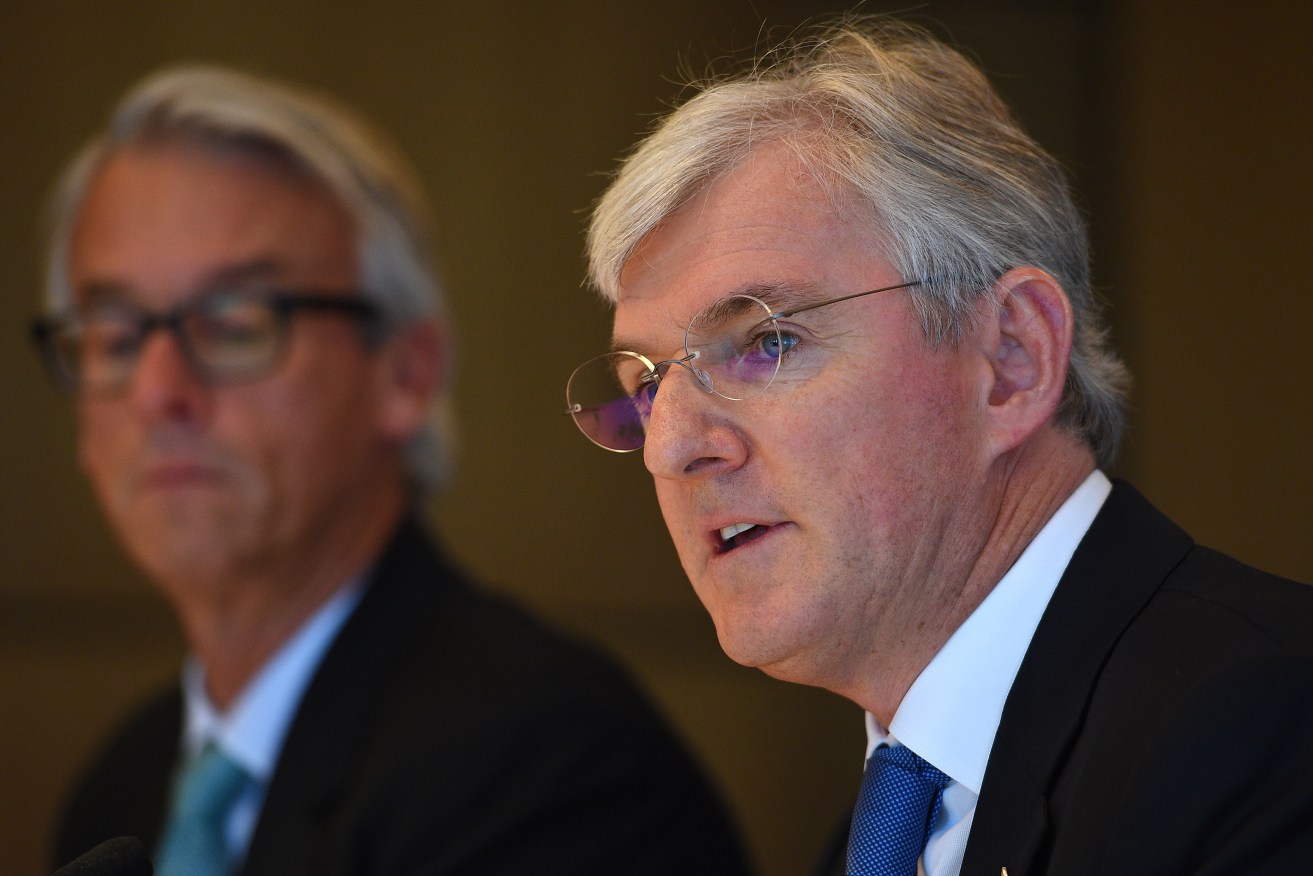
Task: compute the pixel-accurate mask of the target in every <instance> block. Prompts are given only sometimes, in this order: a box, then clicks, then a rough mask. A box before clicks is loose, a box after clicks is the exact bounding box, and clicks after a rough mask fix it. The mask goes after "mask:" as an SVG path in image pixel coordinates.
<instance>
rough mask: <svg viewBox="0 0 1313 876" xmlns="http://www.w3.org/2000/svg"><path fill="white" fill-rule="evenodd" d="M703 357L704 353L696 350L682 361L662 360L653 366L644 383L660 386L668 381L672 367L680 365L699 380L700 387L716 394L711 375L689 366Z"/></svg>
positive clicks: (681, 359)
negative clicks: (667, 377) (668, 374)
mask: <svg viewBox="0 0 1313 876" xmlns="http://www.w3.org/2000/svg"><path fill="white" fill-rule="evenodd" d="M686 352H687V351H686ZM701 355H702V353H701V351H700V350H694V351H693V352H691V353H689V354H688V355H687V356H684V357H683V358H680V359H662V360H661V361H660V362H656V363H654V364H653V365H652V370H651V371H650V372H648V374H647V376H646V377H644V378H643V382H644V383H656V384H657V385H658V386H660V385H661V381H663V380H665V379H666V374H667V373H668V372H669V371H670V366H671V365H678V366H680V367H681V368H683V369H684V370H685V371H687V372H688V373H689V374H692V375H693V377H694V378H695V379H696V380H697V382H698V386H700V387H702V389H703V390H704V391H706V392H710V393H714V392H715V391H716V390H715V389H714V388H713V387H712V385H711V374H710V373H708V372H706V371H703V370H702V369H701V368H696V367H694V366H693V365H690V364H689V363H690V362H692V361H693V360H694V359H697V358H700V357H701Z"/></svg>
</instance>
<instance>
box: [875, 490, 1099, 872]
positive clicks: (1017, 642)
mask: <svg viewBox="0 0 1313 876" xmlns="http://www.w3.org/2000/svg"><path fill="white" fill-rule="evenodd" d="M1111 489H1112V484H1111V483H1110V482H1109V481H1108V478H1107V477H1105V476H1104V474H1103V473H1102V472H1100V471H1097V470H1096V471H1094V472H1092V473H1091V474H1090V476H1089V477H1088V478H1086V479H1085V481H1084V483H1082V484H1081V485H1080V486H1079V487H1078V488H1077V489H1076V491H1075V492H1074V493H1072V494H1071V496H1069V497H1068V498H1067V501H1065V502H1064V503H1063V504H1062V506H1061V507H1059V508H1058V510H1057V512H1056V513H1055V514H1054V515H1053V517H1051V518H1050V519H1049V521H1048V523H1046V524H1044V527H1043V528H1042V529H1041V530H1040V531H1039V533H1038V534H1037V535H1036V536H1035V538H1034V540H1032V541H1031V543H1030V544H1029V545H1027V547H1026V549H1025V550H1024V551H1023V552H1022V554H1021V556H1019V557H1018V558H1017V561H1016V562H1015V563H1014V564H1013V565H1012V568H1011V569H1009V570H1008V572H1007V574H1005V575H1004V576H1003V578H1002V580H1000V581H999V582H998V584H997V585H996V586H995V587H994V589H993V590H992V591H990V593H989V595H988V596H986V597H985V599H984V601H982V602H981V603H980V605H979V606H978V607H977V608H976V610H975V611H974V612H972V613H971V615H970V616H969V617H967V619H966V621H965V622H963V624H962V626H960V627H958V629H957V631H956V632H955V633H953V635H952V636H951V637H950V638H949V640H948V641H947V642H945V643H944V647H943V648H941V649H940V650H939V653H938V654H936V655H935V657H934V659H933V660H931V661H930V663H929V664H928V665H927V666H926V668H925V669H923V670H922V671H921V674H920V675H919V676H917V678H916V681H914V682H913V683H912V686H911V687H910V688H909V689H908V691H907V695H906V696H904V697H903V701H902V703H900V704H899V706H898V711H896V712H895V713H894V717H893V720H892V721H891V722H890V724H889V728H888V730H887V731H886V730H885V729H884V728H882V727H880V725H879V723H878V722H877V721H876V720H875V717H874V716H873V715H871V714H870V713H869V712H868V713H867V715H866V729H867V751H866V754H867V756H868V757H869V756H870V754H871V752H872V751H874V750H875V747H876V746H877V745H878V744H880V743H881V742H884V741H888V742H889V744H891V745H892V744H895V743H898V742H901V743H902V744H903V745H906V746H907V747H908V748H910V749H912V750H913V751H914V752H916V753H917V754H918V755H920V756H921V757H923V758H925V759H926V760H927V761H929V762H930V763H931V764H933V765H934V766H935V767H936V768H938V769H939V770H941V771H942V772H944V773H946V774H947V775H948V776H949V778H950V779H952V781H950V782H949V783H948V786H947V787H946V788H945V789H944V798H943V805H942V808H941V809H940V812H939V819H938V821H937V822H936V823H935V827H934V830H933V831H932V832H931V834H930V840H929V842H928V843H927V845H926V850H925V855H924V856H923V860H922V865H923V867H924V872H925V873H927V874H928V876H957V874H958V873H960V872H961V869H962V857H963V854H964V853H965V851H966V845H967V835H968V834H969V833H970V832H971V821H972V818H973V817H974V815H975V811H976V798H977V797H978V796H979V795H980V785H981V782H982V781H983V780H984V778H985V764H986V763H987V762H988V760H989V752H990V749H991V748H993V746H994V734H995V733H996V732H997V731H998V724H999V720H1000V719H1001V718H1002V716H1003V704H1004V702H1005V701H1006V700H1007V696H1008V691H1009V690H1011V689H1012V682H1013V681H1014V680H1015V679H1016V677H1017V670H1018V669H1020V668H1021V660H1022V658H1023V657H1024V656H1025V655H1026V649H1027V648H1029V647H1030V640H1031V639H1032V638H1033V637H1034V635H1035V628H1036V627H1037V626H1039V620H1040V617H1041V615H1043V614H1044V609H1045V608H1047V607H1048V604H1049V599H1050V598H1051V597H1052V596H1053V591H1054V590H1055V589H1057V586H1058V579H1060V578H1061V577H1062V573H1063V572H1064V571H1065V570H1066V568H1067V564H1068V563H1069V562H1070V561H1071V555H1072V554H1073V553H1074V552H1075V551H1076V545H1078V544H1079V543H1080V540H1081V539H1082V538H1083V537H1084V536H1085V533H1086V531H1088V530H1089V528H1090V524H1091V523H1093V522H1094V517H1095V515H1096V514H1098V512H1099V508H1101V507H1102V506H1103V502H1104V500H1105V499H1107V498H1108V493H1109V491H1111Z"/></svg>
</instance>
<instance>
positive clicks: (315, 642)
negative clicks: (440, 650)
mask: <svg viewBox="0 0 1313 876" xmlns="http://www.w3.org/2000/svg"><path fill="white" fill-rule="evenodd" d="M361 585H362V582H361V581H360V580H359V579H357V580H354V581H352V582H351V583H349V584H348V585H347V586H345V587H343V588H342V589H341V590H339V591H338V592H337V593H336V594H335V595H334V596H333V598H332V599H330V600H329V601H328V602H326V603H324V605H323V606H322V607H321V608H320V609H319V610H318V611H317V612H315V614H314V615H312V616H311V617H310V619H309V620H308V621H306V622H305V623H304V624H302V625H301V628H300V629H299V630H297V631H296V633H295V634H294V635H293V636H292V637H291V638H290V639H288V640H287V642H285V643H284V644H283V646H282V647H281V648H279V649H278V651H277V652H276V653H275V654H274V656H273V657H272V658H271V659H270V660H269V661H268V662H267V663H265V665H264V666H263V667H261V668H260V671H259V672H258V673H256V675H255V676H254V677H253V678H252V679H251V681H249V682H248V683H247V685H246V687H244V688H243V689H242V692H241V693H240V694H238V696H237V699H236V700H234V701H233V703H232V706H231V707H230V708H229V709H228V710H227V711H226V712H220V711H219V710H218V709H216V708H215V707H214V704H213V703H211V702H210V698H209V697H208V696H207V695H206V693H205V670H204V668H203V667H202V666H201V665H200V662H199V661H197V660H196V658H195V657H189V658H188V660H187V663H186V665H185V666H184V668H183V674H182V691H183V703H184V714H185V719H184V725H183V726H184V729H183V739H182V741H183V750H184V752H185V753H186V754H187V755H188V756H191V755H195V754H196V753H197V752H199V751H200V750H201V749H202V748H203V747H204V746H205V745H206V744H207V743H211V742H213V743H215V744H217V745H218V746H219V748H221V749H222V750H223V752H224V753H225V754H227V755H228V756H229V757H231V758H232V759H233V760H234V761H236V762H237V763H238V765H240V766H241V767H242V768H243V769H245V770H246V772H247V774H248V775H250V776H251V777H252V778H254V779H255V780H257V781H259V782H261V783H267V782H268V780H269V779H270V777H271V776H272V775H273V770H274V764H275V763H276V762H277V760H278V753H279V751H280V750H281V749H282V746H283V738H284V737H285V736H286V735H287V728H288V725H289V724H291V721H292V716H293V715H294V714H295V713H296V709H297V707H298V706H299V705H300V701H301V695H302V694H304V693H305V689H306V686H307V685H309V683H310V679H311V678H312V677H313V676H314V674H315V669H316V668H317V667H318V666H319V662H320V660H321V659H322V658H323V655H324V652H325V651H327V650H328V646H329V645H330V644H331V643H332V642H333V640H334V639H335V638H336V637H337V633H338V631H339V630H341V628H342V625H343V624H345V623H346V620H347V618H348V617H349V616H350V615H351V612H352V611H353V610H354V609H355V607H356V604H357V603H358V602H359V601H360V597H361V594H362V592H363V589H364V588H363V587H362V586H361Z"/></svg>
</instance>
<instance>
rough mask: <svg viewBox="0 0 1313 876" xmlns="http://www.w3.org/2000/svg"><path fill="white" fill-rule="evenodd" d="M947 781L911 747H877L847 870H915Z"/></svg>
mask: <svg viewBox="0 0 1313 876" xmlns="http://www.w3.org/2000/svg"><path fill="white" fill-rule="evenodd" d="M948 781H949V779H948V776H946V775H944V774H943V773H941V772H940V771H939V770H937V769H935V768H934V767H932V766H931V765H930V764H928V763H926V762H925V761H924V760H922V759H921V758H919V757H917V756H916V754H915V753H913V752H912V750H911V749H910V748H906V747H904V746H902V745H897V746H894V747H893V748H890V747H889V746H887V745H882V746H881V747H879V748H877V749H876V750H875V753H874V754H872V755H871V758H870V760H868V761H867V762H866V773H865V774H864V775H863V776H862V789H861V792H860V793H859V794H858V796H857V808H856V809H855V810H853V826H852V832H851V833H850V834H849V836H848V876H914V874H915V873H916V860H917V858H919V857H921V852H922V851H924V850H925V844H926V839H927V838H929V836H930V831H931V830H933V829H934V826H935V819H936V818H938V817H939V805H940V803H941V802H942V800H943V796H944V786H945V785H947V784H948Z"/></svg>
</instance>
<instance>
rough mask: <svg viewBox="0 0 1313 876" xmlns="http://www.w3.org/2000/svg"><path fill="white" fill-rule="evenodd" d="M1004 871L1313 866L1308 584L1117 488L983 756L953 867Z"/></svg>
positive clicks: (1068, 874) (1280, 870)
mask: <svg viewBox="0 0 1313 876" xmlns="http://www.w3.org/2000/svg"><path fill="white" fill-rule="evenodd" d="M845 842H846V840H845V841H844V842H839V843H836V848H835V850H834V851H835V852H836V853H841V852H842V848H843V846H844V844H845ZM836 857H837V858H840V859H839V860H835V859H831V861H830V863H829V864H828V867H829V868H831V870H832V871H833V872H841V868H842V864H841V855H836ZM1004 867H1006V868H1007V872H1008V876H1034V874H1041V873H1047V874H1054V876H1086V874H1089V876H1095V874H1098V876H1149V874H1155V876H1166V874H1186V873H1189V874H1219V876H1220V874H1228V876H1229V874H1282V876H1289V874H1295V873H1310V872H1313V588H1309V587H1307V586H1305V585H1303V584H1296V583H1294V582H1292V581H1286V580H1283V579H1280V578H1276V577H1273V576H1271V575H1267V574H1265V573H1263V572H1259V571H1257V570H1255V569H1251V568H1249V567H1247V566H1244V565H1241V564H1240V563H1238V562H1236V561H1235V560H1232V559H1230V558H1229V557H1225V556H1223V555H1221V554H1219V553H1216V552H1214V551H1211V550H1208V549H1207V548H1202V547H1199V546H1197V545H1195V544H1194V542H1193V541H1192V540H1191V539H1190V537H1189V536H1188V535H1186V534H1185V533H1184V532H1182V531H1181V530H1180V529H1179V528H1177V526H1176V525H1175V524H1173V523H1172V522H1171V521H1170V520H1168V519H1167V518H1166V517H1164V516H1162V514H1160V513H1159V512H1158V511H1157V510H1155V509H1154V508H1153V507H1152V506H1151V505H1150V504H1149V503H1148V502H1147V501H1145V499H1144V498H1143V497H1142V496H1141V495H1140V494H1139V493H1138V492H1136V491H1135V489H1134V488H1132V487H1131V486H1129V485H1128V484H1125V483H1117V484H1115V485H1114V487H1113V491H1112V494H1111V495H1110V496H1109V497H1108V500H1107V502H1106V503H1105V504H1104V506H1103V508H1102V509H1101V510H1100V512H1099V515H1098V517H1097V518H1096V519H1095V521H1094V524H1093V526H1091V528H1090V531H1089V532H1088V533H1087V534H1086V536H1085V538H1084V539H1082V540H1081V543H1080V546H1079V547H1078V548H1077V550H1076V553H1075V554H1074V555H1073V557H1072V560H1071V563H1070V564H1069V566H1068V568H1067V570H1066V572H1065V573H1064V574H1063V576H1062V579H1061V581H1060V582H1059V584H1058V587H1057V590H1056V591H1055V592H1054V594H1053V599H1052V600H1051V602H1050V603H1049V606H1048V608H1047V609H1046V611H1045V612H1044V615H1043V618H1042V619H1041V621H1040V624H1039V627H1038V629H1037V630H1036V631H1035V637H1034V639H1033V640H1032V641H1031V644H1030V648H1029V650H1027V652H1026V657H1025V659H1024V660H1023V661H1022V664H1021V669H1020V670H1019V672H1018V674H1017V678H1016V681H1015V683H1014V684H1013V686H1012V690H1011V692H1010V693H1009V694H1008V698H1007V702H1006V705H1005V706H1004V709H1003V717H1002V721H1001V723H1000V725H999V728H998V734H997V735H996V737H995V739H994V746H993V749H992V750H991V752H990V756H989V763H988V765H987V767H986V770H985V779H984V783H983V785H982V787H981V790H980V799H979V802H978V803H977V806H976V814H975V821H974V823H973V825H972V828H971V835H970V838H969V840H968V843H967V849H966V859H965V861H964V862H963V866H962V874H963V876H1000V873H1001V872H1002V868H1004Z"/></svg>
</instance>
